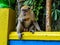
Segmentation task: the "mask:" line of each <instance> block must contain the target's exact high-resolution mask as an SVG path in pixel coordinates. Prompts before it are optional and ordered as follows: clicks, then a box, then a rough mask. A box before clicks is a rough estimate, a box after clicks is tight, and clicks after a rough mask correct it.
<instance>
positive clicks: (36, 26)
mask: <svg viewBox="0 0 60 45" xmlns="http://www.w3.org/2000/svg"><path fill="white" fill-rule="evenodd" d="M33 24H34V26H35V28H36V29H37V30H38V31H41V29H40V27H39V25H38V23H37V22H36V21H35V22H33Z"/></svg>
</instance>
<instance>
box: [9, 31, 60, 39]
mask: <svg viewBox="0 0 60 45" xmlns="http://www.w3.org/2000/svg"><path fill="white" fill-rule="evenodd" d="M23 34H24V35H23V37H22V40H60V32H35V33H34V34H32V33H31V32H23ZM9 39H19V38H18V35H17V33H16V32H11V33H10V35H9Z"/></svg>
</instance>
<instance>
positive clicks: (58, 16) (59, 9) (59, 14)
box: [52, 0, 60, 30]
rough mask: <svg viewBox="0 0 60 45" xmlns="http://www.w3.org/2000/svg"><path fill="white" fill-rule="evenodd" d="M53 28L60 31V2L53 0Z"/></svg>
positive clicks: (59, 0)
mask: <svg viewBox="0 0 60 45" xmlns="http://www.w3.org/2000/svg"><path fill="white" fill-rule="evenodd" d="M52 19H53V20H52V28H53V29H54V30H60V29H58V27H60V23H59V20H60V0H53V5H52Z"/></svg>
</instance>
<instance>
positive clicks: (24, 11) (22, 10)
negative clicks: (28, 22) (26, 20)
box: [21, 6, 30, 16]
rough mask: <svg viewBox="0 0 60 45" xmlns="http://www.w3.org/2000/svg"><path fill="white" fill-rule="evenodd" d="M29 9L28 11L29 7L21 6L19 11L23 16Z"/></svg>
mask: <svg viewBox="0 0 60 45" xmlns="http://www.w3.org/2000/svg"><path fill="white" fill-rule="evenodd" d="M29 11H30V7H29V6H23V7H22V8H21V12H22V14H23V15H24V16H25V15H26V14H27V13H29Z"/></svg>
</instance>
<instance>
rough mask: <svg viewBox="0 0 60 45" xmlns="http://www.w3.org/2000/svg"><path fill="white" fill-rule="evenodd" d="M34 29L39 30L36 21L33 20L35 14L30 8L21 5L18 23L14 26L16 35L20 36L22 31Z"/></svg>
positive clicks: (33, 30) (32, 30)
mask: <svg viewBox="0 0 60 45" xmlns="http://www.w3.org/2000/svg"><path fill="white" fill-rule="evenodd" d="M36 29H37V30H38V31H41V29H40V27H39V25H38V23H37V21H36V20H35V15H34V13H33V11H32V9H31V8H30V7H29V6H26V5H24V6H22V7H21V13H20V15H19V17H18V24H17V27H16V30H17V33H18V37H19V38H22V32H26V31H31V32H35V30H36Z"/></svg>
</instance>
